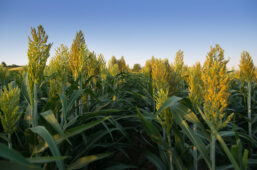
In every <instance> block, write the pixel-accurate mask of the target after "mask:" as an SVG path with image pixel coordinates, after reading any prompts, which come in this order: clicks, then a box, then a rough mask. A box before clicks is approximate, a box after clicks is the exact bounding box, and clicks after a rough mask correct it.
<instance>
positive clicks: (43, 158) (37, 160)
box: [27, 156, 68, 163]
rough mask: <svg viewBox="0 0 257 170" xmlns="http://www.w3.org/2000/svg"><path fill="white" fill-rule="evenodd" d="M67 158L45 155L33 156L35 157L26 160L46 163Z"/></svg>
mask: <svg viewBox="0 0 257 170" xmlns="http://www.w3.org/2000/svg"><path fill="white" fill-rule="evenodd" d="M66 158H68V157H67V156H58V157H57V156H52V157H49V156H45V157H35V158H28V159H27V160H28V161H29V162H30V163H48V162H56V161H61V160H64V159H66Z"/></svg>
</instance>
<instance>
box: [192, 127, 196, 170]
mask: <svg viewBox="0 0 257 170" xmlns="http://www.w3.org/2000/svg"><path fill="white" fill-rule="evenodd" d="M193 130H194V132H195V134H197V125H196V124H194V127H193ZM193 151H194V169H195V170H197V148H196V146H195V145H194V146H193Z"/></svg>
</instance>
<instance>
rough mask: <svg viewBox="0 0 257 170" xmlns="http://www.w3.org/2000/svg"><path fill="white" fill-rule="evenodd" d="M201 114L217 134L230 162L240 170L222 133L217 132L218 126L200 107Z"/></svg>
mask: <svg viewBox="0 0 257 170" xmlns="http://www.w3.org/2000/svg"><path fill="white" fill-rule="evenodd" d="M198 110H199V112H200V114H201V115H202V117H203V119H204V121H205V122H206V123H207V125H208V126H209V128H210V129H211V131H212V133H214V135H215V136H216V139H217V140H218V141H219V143H220V145H221V147H222V149H223V150H224V152H225V153H226V155H227V157H228V159H229V160H230V162H231V163H232V164H233V166H234V168H235V169H236V170H240V168H239V166H238V164H237V162H236V160H235V158H234V156H233V154H232V153H231V152H230V151H229V149H228V147H227V145H226V143H225V142H224V140H223V139H222V137H221V135H220V134H219V133H218V132H217V130H216V128H215V127H214V125H213V124H212V123H211V122H210V121H209V120H208V119H207V118H206V116H205V115H204V114H203V112H202V111H201V109H199V108H198Z"/></svg>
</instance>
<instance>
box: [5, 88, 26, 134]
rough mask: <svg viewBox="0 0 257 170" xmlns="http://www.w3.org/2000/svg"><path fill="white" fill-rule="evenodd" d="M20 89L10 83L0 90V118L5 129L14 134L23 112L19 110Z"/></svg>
mask: <svg viewBox="0 0 257 170" xmlns="http://www.w3.org/2000/svg"><path fill="white" fill-rule="evenodd" d="M19 102H20V89H19V88H18V87H14V83H9V84H8V88H7V87H6V86H5V87H4V88H3V90H1V91H0V108H1V112H0V118H1V123H2V126H3V128H4V131H5V132H6V133H8V134H12V133H13V132H14V131H15V130H16V128H17V122H18V121H19V120H20V117H21V115H22V114H20V113H19V112H18V111H19Z"/></svg>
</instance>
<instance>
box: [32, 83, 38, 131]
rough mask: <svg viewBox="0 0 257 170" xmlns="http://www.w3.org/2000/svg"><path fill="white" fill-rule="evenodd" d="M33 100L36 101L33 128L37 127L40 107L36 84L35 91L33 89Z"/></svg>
mask: <svg viewBox="0 0 257 170" xmlns="http://www.w3.org/2000/svg"><path fill="white" fill-rule="evenodd" d="M33 93H34V94H33V95H34V97H33V100H34V106H33V111H32V113H33V127H35V126H37V124H38V106H37V102H38V101H37V85H36V83H34V89H33Z"/></svg>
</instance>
